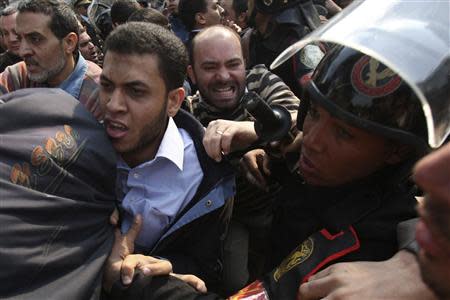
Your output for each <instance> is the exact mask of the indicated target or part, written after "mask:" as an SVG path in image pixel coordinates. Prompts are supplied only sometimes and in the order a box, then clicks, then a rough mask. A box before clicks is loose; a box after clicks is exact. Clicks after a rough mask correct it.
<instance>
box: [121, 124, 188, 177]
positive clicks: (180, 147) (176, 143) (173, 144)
mask: <svg viewBox="0 0 450 300" xmlns="http://www.w3.org/2000/svg"><path fill="white" fill-rule="evenodd" d="M158 157H164V158H167V159H168V160H170V161H171V162H173V163H174V164H175V165H176V166H177V168H178V169H179V170H180V171H183V162H184V142H183V138H182V136H181V134H180V132H179V131H178V127H177V125H176V124H175V122H174V120H173V119H172V118H169V124H168V125H167V128H166V132H165V133H164V136H163V139H162V140H161V144H160V145H159V148H158V152H156V155H155V158H154V159H152V160H151V161H146V162H144V163H142V164H140V165H139V166H138V167H143V166H145V165H147V164H149V163H151V162H153V161H155V160H156V159H157V158H158ZM117 168H118V169H124V170H128V171H129V170H130V167H129V166H128V165H127V163H126V162H125V161H124V160H123V159H122V157H120V155H119V157H118V159H117Z"/></svg>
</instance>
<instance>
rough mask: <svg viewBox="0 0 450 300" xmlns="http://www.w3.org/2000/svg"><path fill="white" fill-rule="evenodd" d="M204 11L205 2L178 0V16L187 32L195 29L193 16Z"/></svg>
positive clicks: (202, 0) (203, 0) (201, 0)
mask: <svg viewBox="0 0 450 300" xmlns="http://www.w3.org/2000/svg"><path fill="white" fill-rule="evenodd" d="M206 10H207V3H206V0H180V2H179V3H178V16H179V17H180V19H181V21H182V22H183V23H184V26H186V29H187V30H189V31H191V30H194V28H195V23H196V21H195V15H196V14H197V13H204V12H206Z"/></svg>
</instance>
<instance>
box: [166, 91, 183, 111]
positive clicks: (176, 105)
mask: <svg viewBox="0 0 450 300" xmlns="http://www.w3.org/2000/svg"><path fill="white" fill-rule="evenodd" d="M184 96H185V92H184V88H182V87H179V88H176V89H173V90H171V91H169V93H168V95H167V98H168V101H167V115H168V116H169V117H173V116H175V115H176V114H177V112H178V110H179V109H180V106H181V103H183V100H184Z"/></svg>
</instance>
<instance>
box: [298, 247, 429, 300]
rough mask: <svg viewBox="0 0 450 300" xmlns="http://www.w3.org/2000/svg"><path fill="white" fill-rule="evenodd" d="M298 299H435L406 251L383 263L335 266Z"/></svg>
mask: <svg viewBox="0 0 450 300" xmlns="http://www.w3.org/2000/svg"><path fill="white" fill-rule="evenodd" d="M297 299H302V300H313V299H327V300H331V299H346V300H353V299H354V300H356V299H358V300H359V299H380V300H381V299H392V300H393V299H399V300H400V299H411V300H415V299H417V300H419V299H435V297H434V296H433V294H432V293H431V291H430V290H429V289H428V288H427V287H426V286H425V284H424V283H423V282H422V280H421V278H420V270H419V266H418V264H417V261H416V258H415V256H414V255H413V254H411V253H409V252H407V251H405V250H403V251H400V252H398V253H397V254H396V255H394V256H393V257H392V258H391V259H389V260H386V261H381V262H351V263H338V264H335V265H332V266H330V267H328V268H326V269H324V270H322V271H320V272H319V273H317V274H315V275H313V276H311V277H310V278H309V280H308V282H306V283H303V284H302V285H300V288H299V293H298V297H297Z"/></svg>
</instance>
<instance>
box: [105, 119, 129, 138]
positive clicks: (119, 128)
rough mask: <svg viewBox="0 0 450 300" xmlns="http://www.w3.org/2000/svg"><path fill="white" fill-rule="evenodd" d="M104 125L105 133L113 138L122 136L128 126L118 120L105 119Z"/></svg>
mask: <svg viewBox="0 0 450 300" xmlns="http://www.w3.org/2000/svg"><path fill="white" fill-rule="evenodd" d="M105 125H106V133H107V134H108V136H109V137H110V138H113V139H120V138H123V137H124V136H125V135H126V134H127V132H128V127H127V126H125V125H124V124H122V123H120V122H115V121H112V120H105Z"/></svg>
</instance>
